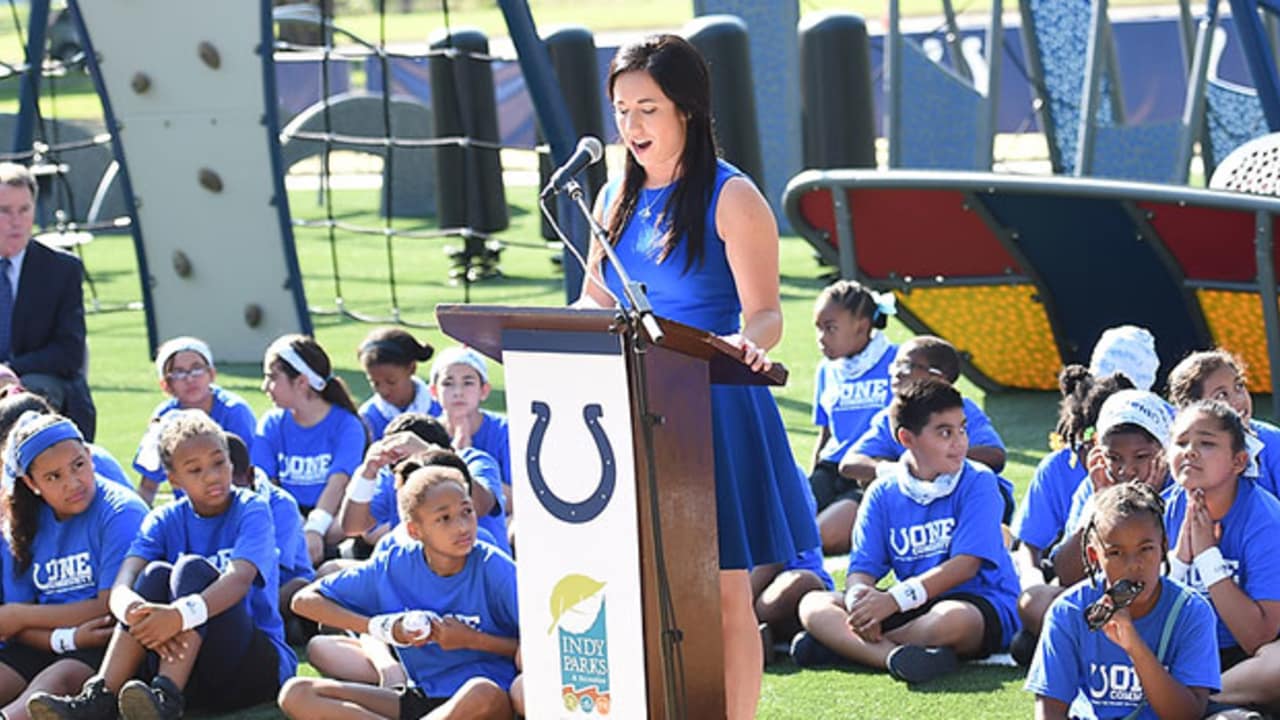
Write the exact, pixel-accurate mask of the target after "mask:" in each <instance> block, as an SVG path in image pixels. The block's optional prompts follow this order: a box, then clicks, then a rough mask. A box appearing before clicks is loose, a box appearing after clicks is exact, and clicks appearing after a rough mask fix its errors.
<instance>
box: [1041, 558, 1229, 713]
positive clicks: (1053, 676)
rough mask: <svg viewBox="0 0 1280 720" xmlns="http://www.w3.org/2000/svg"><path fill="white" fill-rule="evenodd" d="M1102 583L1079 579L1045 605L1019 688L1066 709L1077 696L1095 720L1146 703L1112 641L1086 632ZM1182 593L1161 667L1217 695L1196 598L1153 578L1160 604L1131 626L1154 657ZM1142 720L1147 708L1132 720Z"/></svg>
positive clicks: (1129, 663) (1214, 653)
mask: <svg viewBox="0 0 1280 720" xmlns="http://www.w3.org/2000/svg"><path fill="white" fill-rule="evenodd" d="M1102 592H1103V588H1102V585H1101V583H1099V584H1098V585H1097V586H1096V587H1095V586H1094V585H1093V584H1092V583H1090V581H1089V580H1082V581H1080V582H1079V583H1076V584H1075V585H1073V586H1071V587H1070V588H1068V589H1067V591H1066V592H1064V593H1063V594H1062V595H1059V596H1058V598H1057V599H1056V600H1054V601H1053V605H1051V606H1049V613H1048V615H1047V616H1046V617H1045V622H1044V630H1042V631H1041V633H1040V644H1039V645H1038V646H1037V647H1036V655H1035V659H1034V660H1033V661H1032V662H1031V670H1030V672H1029V673H1028V674H1027V683H1026V686H1025V687H1026V689H1027V690H1030V691H1031V692H1033V693H1035V694H1037V695H1043V696H1045V697H1049V698H1053V699H1055V700H1059V701H1061V702H1064V703H1067V704H1068V705H1070V704H1071V703H1072V701H1073V700H1075V698H1076V696H1077V694H1083V695H1084V697H1085V698H1086V699H1087V700H1088V701H1089V704H1090V706H1092V708H1093V712H1094V714H1095V715H1096V716H1097V718H1098V720H1112V719H1113V718H1125V717H1128V716H1129V714H1130V713H1132V712H1133V711H1134V709H1135V708H1137V707H1138V705H1140V704H1142V703H1143V702H1144V701H1145V700H1146V696H1145V694H1144V693H1143V690H1142V682H1141V681H1140V680H1139V679H1138V672H1137V671H1136V670H1134V668H1133V660H1132V659H1131V658H1130V657H1129V655H1128V653H1126V652H1125V651H1124V650H1122V649H1120V646H1119V645H1116V644H1115V643H1113V642H1111V640H1110V639H1108V638H1107V635H1106V633H1104V632H1103V631H1102V630H1090V629H1089V626H1088V624H1087V623H1086V622H1085V619H1084V609H1085V608H1086V607H1088V606H1089V605H1090V604H1092V603H1093V602H1094V601H1095V600H1097V599H1098V598H1099V597H1101V596H1102ZM1182 593H1189V594H1190V597H1188V598H1187V600H1186V602H1185V603H1184V604H1183V606H1182V610H1181V611H1179V613H1178V616H1177V618H1175V619H1174V625H1173V627H1174V629H1173V633H1172V635H1170V637H1169V644H1168V646H1167V647H1166V648H1165V654H1164V657H1162V658H1160V660H1161V663H1162V664H1163V665H1164V666H1165V668H1166V669H1167V670H1168V671H1169V674H1170V675H1172V676H1173V679H1174V680H1177V681H1178V682H1180V683H1182V684H1183V685H1185V686H1187V687H1189V688H1194V687H1201V688H1208V689H1209V691H1210V692H1217V691H1218V690H1219V689H1220V688H1221V676H1220V674H1219V672H1218V643H1217V641H1216V640H1215V639H1214V636H1213V630H1212V629H1211V628H1212V627H1213V609H1212V608H1210V607H1209V604H1208V603H1207V602H1205V601H1204V599H1203V598H1201V597H1200V596H1199V595H1198V594H1196V593H1195V592H1193V591H1191V590H1189V589H1187V588H1186V587H1185V586H1183V585H1181V584H1179V583H1177V582H1175V581H1173V580H1170V579H1168V578H1164V577H1162V578H1160V598H1159V599H1158V600H1156V604H1155V607H1153V608H1152V609H1151V612H1148V613H1147V614H1146V615H1144V616H1142V617H1140V618H1138V619H1136V620H1134V621H1133V626H1134V628H1135V629H1137V631H1138V635H1139V636H1141V637H1142V639H1143V641H1144V642H1146V644H1147V647H1149V648H1150V649H1151V652H1152V653H1155V652H1156V651H1157V650H1158V649H1159V648H1160V636H1161V635H1162V634H1163V633H1164V625H1165V622H1166V619H1167V618H1168V617H1169V613H1170V612H1171V611H1172V610H1173V605H1174V602H1175V601H1176V600H1177V597H1178V595H1180V594H1182ZM1138 718H1141V719H1142V720H1156V714H1155V712H1154V711H1153V710H1152V709H1151V706H1150V705H1147V706H1145V707H1144V708H1143V709H1142V712H1141V713H1140V714H1139V715H1138Z"/></svg>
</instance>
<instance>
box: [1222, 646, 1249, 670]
mask: <svg viewBox="0 0 1280 720" xmlns="http://www.w3.org/2000/svg"><path fill="white" fill-rule="evenodd" d="M1249 657H1250V655H1249V653H1247V652H1245V651H1244V648H1242V647H1240V646H1239V645H1232V646H1231V647H1224V648H1219V649H1218V664H1219V666H1220V667H1221V668H1222V672H1226V671H1228V670H1230V669H1231V668H1233V667H1235V666H1236V665H1239V664H1240V663H1242V662H1244V661H1245V660H1248V659H1249Z"/></svg>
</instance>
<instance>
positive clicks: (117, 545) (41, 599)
mask: <svg viewBox="0 0 1280 720" xmlns="http://www.w3.org/2000/svg"><path fill="white" fill-rule="evenodd" d="M37 513H38V518H39V519H38V521H37V522H38V526H37V529H36V535H35V538H34V540H33V542H32V543H31V567H30V568H29V569H28V570H27V572H25V573H24V574H23V575H22V577H16V576H15V575H14V572H13V571H14V569H15V568H14V567H13V562H14V561H13V557H12V556H11V555H8V554H7V553H6V556H5V560H4V563H5V569H6V572H5V573H4V599H5V601H6V602H23V603H39V604H41V605H63V604H67V603H73V602H79V601H81V600H89V599H92V598H94V597H97V595H98V593H100V592H102V591H103V590H110V589H111V585H112V583H114V582H115V579H116V574H117V573H119V572H120V564H121V563H122V562H124V558H125V555H126V553H127V551H128V550H129V545H130V543H132V542H133V539H134V538H135V537H136V536H137V534H138V528H139V527H140V526H141V525H142V519H143V518H144V517H145V516H146V514H147V505H146V503H144V502H142V498H140V497H138V495H137V493H135V492H133V490H131V489H130V490H126V489H124V488H122V487H120V486H119V485H117V484H116V483H113V482H111V481H109V480H107V479H105V478H102V477H98V478H96V480H95V488H94V497H93V501H92V502H90V503H89V507H87V508H85V510H84V512H82V513H80V514H78V515H73V516H71V517H69V518H67V519H66V520H63V521H62V522H58V519H57V518H56V517H55V516H54V514H53V509H52V508H50V507H49V505H48V503H43V502H42V503H40V509H39V510H38V511H37Z"/></svg>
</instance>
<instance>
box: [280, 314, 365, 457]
mask: <svg viewBox="0 0 1280 720" xmlns="http://www.w3.org/2000/svg"><path fill="white" fill-rule="evenodd" d="M284 337H287V338H289V345H290V346H291V347H292V348H293V350H294V352H296V353H298V357H300V358H302V361H303V362H305V363H306V364H307V366H308V367H310V368H311V369H312V370H315V371H316V374H318V375H319V376H320V377H323V378H328V381H327V382H326V383H325V385H324V389H323V390H321V391H320V397H322V398H324V399H325V401H326V402H328V403H329V404H330V405H337V406H338V407H340V408H342V409H343V410H346V411H347V412H349V413H351V414H352V415H355V416H356V417H360V411H359V410H357V409H356V402H355V400H352V399H351V390H349V389H348V388H347V383H346V381H344V380H343V379H342V378H340V377H338V376H337V375H334V374H333V364H332V363H331V362H330V361H329V354H328V353H326V352H325V351H324V348H322V347H320V343H318V342H316V339H315V338H313V337H310V336H307V335H286V336H284ZM281 339H283V338H281ZM277 342H279V340H277ZM267 353H268V355H267V364H268V365H270V366H271V367H274V368H276V369H278V370H280V372H282V373H284V374H285V377H288V378H289V379H290V380H292V379H294V378H296V377H298V376H299V375H301V374H302V373H301V372H299V371H298V370H297V368H295V367H293V366H292V365H290V364H289V363H287V362H285V361H284V360H282V359H281V358H280V356H279V355H277V354H275V353H274V352H273V351H272V350H271V349H270V348H268V349H267ZM360 425H361V426H363V425H364V423H363V422H362V423H360ZM364 444H365V446H366V447H367V446H368V445H369V429H368V428H365V429H364Z"/></svg>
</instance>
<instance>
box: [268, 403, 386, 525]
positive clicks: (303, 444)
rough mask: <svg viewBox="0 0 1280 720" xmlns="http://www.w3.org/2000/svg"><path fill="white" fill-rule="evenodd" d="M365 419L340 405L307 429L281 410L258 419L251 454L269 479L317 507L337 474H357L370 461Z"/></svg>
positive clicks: (303, 502) (302, 503)
mask: <svg viewBox="0 0 1280 720" xmlns="http://www.w3.org/2000/svg"><path fill="white" fill-rule="evenodd" d="M364 440H365V438H364V423H362V422H361V421H360V418H358V417H356V416H355V415H352V414H351V413H349V412H347V411H346V410H343V409H342V408H340V407H338V406H336V405H334V406H331V407H330V408H329V412H328V414H326V415H325V416H324V418H323V419H321V420H320V422H318V423H316V424H315V425H312V426H311V427H302V426H301V425H299V424H298V423H297V422H296V421H295V420H294V419H293V414H292V413H290V412H289V411H288V410H285V409H282V408H275V409H274V410H271V411H270V412H268V413H267V414H265V415H263V416H262V419H261V420H259V421H258V431H257V435H256V437H255V438H254V443H253V449H252V450H251V451H250V457H251V458H252V461H253V464H254V466H256V467H259V468H262V472H264V473H266V475H267V477H268V478H271V479H273V480H275V482H276V483H277V484H279V485H280V487H283V488H284V489H285V490H288V491H289V494H290V495H292V496H293V498H294V499H295V500H297V501H298V505H300V506H301V507H303V508H307V509H310V508H313V507H315V505H316V503H317V502H318V501H319V500H320V494H321V493H322V492H324V487H325V484H326V483H328V482H329V477H330V476H331V475H338V474H344V475H351V473H353V472H355V469H356V468H357V467H358V466H359V465H360V461H361V460H363V459H364V447H365V442H364Z"/></svg>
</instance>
